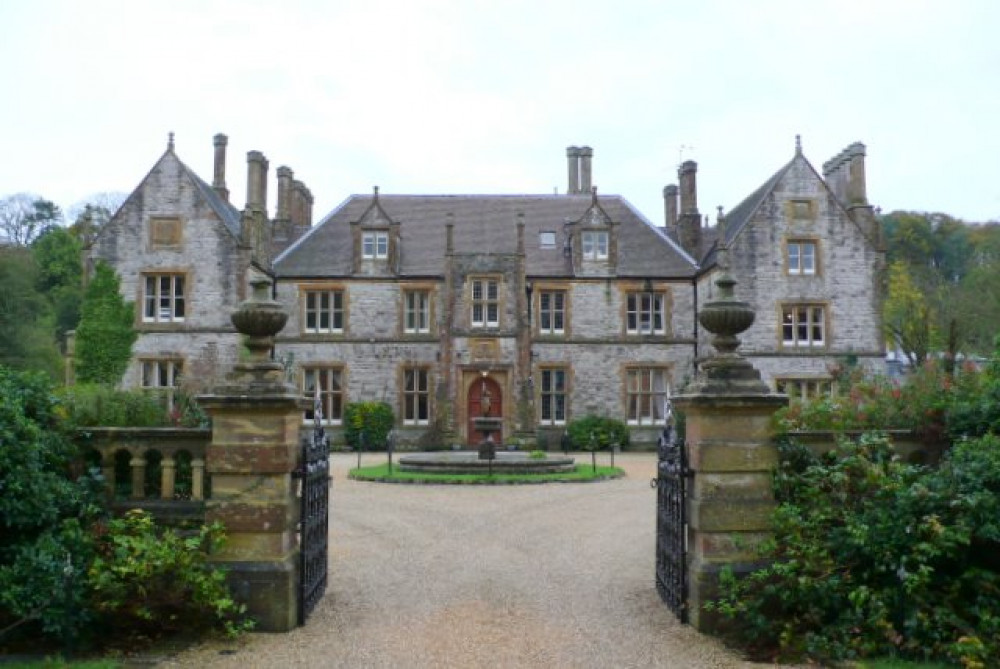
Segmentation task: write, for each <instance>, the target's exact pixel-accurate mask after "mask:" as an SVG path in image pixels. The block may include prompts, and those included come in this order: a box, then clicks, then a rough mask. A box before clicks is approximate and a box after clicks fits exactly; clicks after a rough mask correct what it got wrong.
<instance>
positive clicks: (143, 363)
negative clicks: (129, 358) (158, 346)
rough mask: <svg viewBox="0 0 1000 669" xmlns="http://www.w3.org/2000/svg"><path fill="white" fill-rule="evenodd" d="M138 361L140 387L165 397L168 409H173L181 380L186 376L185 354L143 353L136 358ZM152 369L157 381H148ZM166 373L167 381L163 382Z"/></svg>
mask: <svg viewBox="0 0 1000 669" xmlns="http://www.w3.org/2000/svg"><path fill="white" fill-rule="evenodd" d="M136 362H137V363H138V365H139V387H140V388H142V389H143V390H144V391H146V392H149V393H155V394H157V395H158V396H160V397H163V398H164V400H165V402H166V407H167V411H173V408H174V397H175V394H176V392H177V391H178V389H180V385H181V380H182V379H183V378H184V362H185V360H184V356H182V355H179V354H169V355H141V356H139V357H137V358H136ZM150 371H153V372H154V374H153V375H154V376H155V377H156V378H155V383H148V381H149V380H150V374H149V372H150ZM164 375H165V377H166V383H162V381H163V380H164Z"/></svg>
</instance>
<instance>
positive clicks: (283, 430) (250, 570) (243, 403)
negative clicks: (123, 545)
mask: <svg viewBox="0 0 1000 669" xmlns="http://www.w3.org/2000/svg"><path fill="white" fill-rule="evenodd" d="M253 286H254V296H253V298H252V299H250V300H248V301H246V302H244V303H243V304H241V305H240V307H239V309H238V310H237V311H236V312H234V313H233V317H232V320H233V324H234V325H235V326H236V329H237V330H238V331H239V332H240V333H242V334H244V335H246V336H247V347H248V348H249V349H250V359H249V361H247V362H241V363H238V364H237V365H235V367H234V369H233V372H232V374H231V375H230V377H229V379H228V381H227V382H226V383H225V384H223V385H221V386H219V387H217V388H215V389H214V390H213V392H212V393H211V394H207V395H202V396H200V397H199V398H198V401H199V402H200V403H201V405H202V406H203V407H204V408H205V410H206V411H207V412H208V413H209V415H211V417H212V440H211V443H210V444H209V446H208V448H207V451H206V456H205V460H206V463H205V466H206V470H207V472H208V473H209V474H211V476H212V496H211V498H210V499H208V500H207V501H206V509H205V516H206V522H209V523H211V522H214V521H219V522H221V523H222V524H223V525H225V527H226V543H225V545H224V546H223V547H222V549H221V550H220V551H217V552H216V553H215V554H214V555H213V560H214V561H216V562H218V563H220V564H221V566H224V567H225V568H226V570H227V572H228V578H227V580H228V582H229V585H230V588H232V590H233V594H234V596H235V597H236V598H237V600H238V601H240V602H241V603H244V604H246V606H247V609H248V613H249V614H250V616H251V617H253V618H254V620H256V621H257V627H256V629H258V630H261V631H266V632H285V631H289V630H291V629H293V628H295V627H296V626H297V625H298V620H299V618H298V611H299V607H298V603H299V602H298V598H299V588H298V564H299V560H298V557H299V548H298V543H297V536H296V533H297V529H298V521H299V508H298V503H297V497H296V490H297V488H296V486H297V481H296V480H295V479H294V477H293V472H294V471H295V470H296V469H297V467H298V462H299V456H300V450H299V449H300V447H299V426H300V424H301V422H302V411H303V409H304V408H305V405H307V404H308V401H305V400H304V399H303V398H302V397H301V395H300V394H299V393H298V391H297V390H296V389H295V387H294V386H292V385H290V384H287V383H285V380H284V372H283V368H282V366H281V364H280V363H277V362H273V361H271V360H269V352H270V350H271V347H272V346H273V336H274V335H275V334H276V333H277V332H278V331H280V330H281V328H282V327H283V326H284V324H285V320H286V319H287V318H288V315H287V314H286V313H284V312H283V311H282V310H281V308H280V306H279V305H278V303H277V302H274V301H272V300H270V297H269V295H268V290H269V288H270V282H269V281H266V280H264V281H259V282H255V283H254V284H253Z"/></svg>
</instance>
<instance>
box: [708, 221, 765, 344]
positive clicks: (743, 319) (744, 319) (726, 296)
mask: <svg viewBox="0 0 1000 669" xmlns="http://www.w3.org/2000/svg"><path fill="white" fill-rule="evenodd" d="M716 262H717V265H718V267H719V269H720V270H721V272H720V274H719V277H718V278H717V279H716V280H715V285H716V286H718V288H719V297H718V299H715V300H712V301H711V302H707V303H706V304H705V306H704V307H702V310H701V311H700V312H699V313H698V322H700V323H701V324H702V326H704V328H705V329H706V330H708V331H709V332H711V333H712V334H713V335H715V336H714V337H713V338H712V346H714V347H715V350H716V351H718V352H719V355H720V356H725V357H731V356H735V355H737V353H736V349H737V348H739V345H740V339H739V337H737V336H736V335H738V334H740V333H741V332H744V331H746V330H747V329H748V328H749V327H750V326H751V325H753V322H754V317H755V315H754V311H753V309H752V308H751V307H750V305H749V304H747V303H746V302H743V301H742V300H737V299H736V296H735V293H734V290H733V288H734V287H735V286H736V279H734V278H733V277H732V275H730V274H729V241H728V240H727V239H726V221H725V219H724V218H723V217H722V211H721V207H720V211H719V249H718V251H717V261H716Z"/></svg>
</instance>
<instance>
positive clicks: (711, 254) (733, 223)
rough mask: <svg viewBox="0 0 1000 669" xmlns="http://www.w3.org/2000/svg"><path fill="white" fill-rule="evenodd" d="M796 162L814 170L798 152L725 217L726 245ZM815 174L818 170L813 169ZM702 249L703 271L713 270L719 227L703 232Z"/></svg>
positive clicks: (736, 235)
mask: <svg viewBox="0 0 1000 669" xmlns="http://www.w3.org/2000/svg"><path fill="white" fill-rule="evenodd" d="M796 160H802V161H803V162H805V164H806V165H808V166H809V169H812V165H810V164H809V161H808V160H806V158H805V156H804V155H802V153H800V152H799V151H796V153H795V155H794V156H793V157H792V159H791V160H789V161H788V162H787V163H785V164H784V165H783V166H782V167H781V169H779V170H778V171H777V172H775V173H774V174H772V175H771V177H770V178H769V179H768V180H767V181H765V182H764V183H762V184H761V185H760V187H759V188H757V190H755V191H754V192H752V193H750V195H748V196H747V197H746V198H744V199H743V201H742V202H740V203H739V204H738V205H736V206H735V207H733V208H732V209H730V210H729V213H727V214H726V215H725V222H726V226H725V227H726V244H732V243H733V241H734V240H735V239H736V238H737V237H738V236H739V235H740V233H741V232H743V230H744V229H745V228H746V227H747V225H749V224H750V221H752V220H753V217H754V215H755V214H756V213H757V210H759V209H760V207H761V205H762V204H764V202H765V201H766V200H767V198H768V197H769V196H770V195H771V193H772V192H774V189H775V188H776V187H777V186H778V184H779V183H781V180H782V179H783V178H784V177H785V175H786V174H787V173H788V171H789V170H791V169H792V165H794V164H795V161H796ZM812 171H813V173H814V174H815V173H816V170H814V169H812ZM816 176H817V178H819V180H820V181H823V179H822V177H819V174H816ZM702 244H703V246H702V248H706V249H708V250H707V251H706V252H705V253H704V254H703V256H702V259H701V268H702V269H703V270H706V269H709V268H711V267H712V266H713V265H714V264H715V257H716V252H717V251H718V245H719V229H718V226H713V227H712V228H709V229H707V230H703V231H702Z"/></svg>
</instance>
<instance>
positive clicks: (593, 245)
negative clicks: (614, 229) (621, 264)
mask: <svg viewBox="0 0 1000 669" xmlns="http://www.w3.org/2000/svg"><path fill="white" fill-rule="evenodd" d="M588 240H589V243H588ZM600 240H603V241H604V244H603V250H602V248H601V244H600ZM588 246H589V247H590V249H589V250H588V248H587V247H588ZM610 257H611V231H610V230H581V231H580V258H581V259H582V260H607V259H608V258H610Z"/></svg>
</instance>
